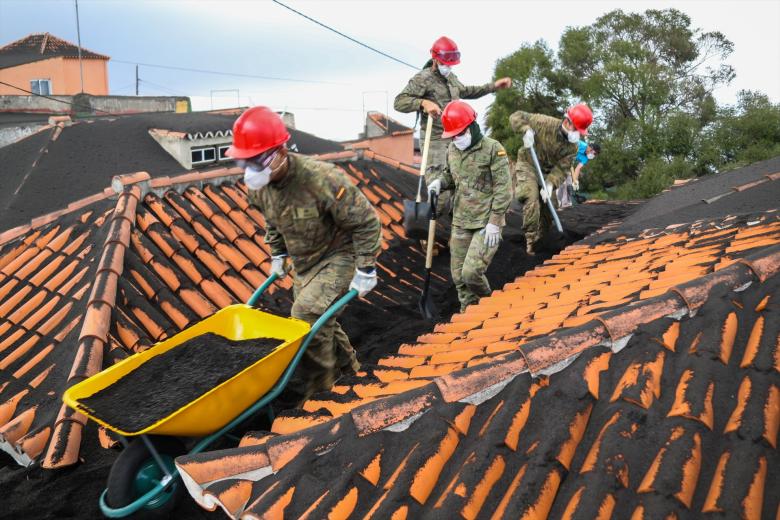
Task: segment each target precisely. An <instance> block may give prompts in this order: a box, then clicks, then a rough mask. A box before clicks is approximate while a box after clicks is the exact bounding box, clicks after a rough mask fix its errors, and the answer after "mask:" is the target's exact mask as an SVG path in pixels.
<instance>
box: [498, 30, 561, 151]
mask: <svg viewBox="0 0 780 520" xmlns="http://www.w3.org/2000/svg"><path fill="white" fill-rule="evenodd" d="M554 69H555V57H554V56H553V52H552V50H550V48H549V47H548V46H547V44H546V43H544V41H541V40H540V41H538V42H536V43H534V44H532V45H531V44H523V46H522V47H520V49H519V50H517V51H515V52H514V53H512V54H510V55H509V56H506V57H504V58H501V59H500V60H498V62H497V63H496V69H495V73H494V76H495V78H496V79H498V78H503V77H510V78H512V79H513V84H514V88H510V89H506V90H501V91H499V92H497V93H496V101H495V103H493V104H492V105H491V106H490V107H489V108H488V111H487V118H486V122H487V125H488V127H489V128H490V135H491V136H492V137H493V138H495V139H498V140H499V141H501V143H502V144H503V145H504V147H505V148H506V149H507V152H508V153H509V156H510V157H514V156H515V155H516V154H517V150H518V149H519V148H520V146H521V145H522V136H519V135H517V134H515V133H514V132H513V131H512V128H511V127H510V126H509V116H510V115H511V114H512V113H513V112H515V111H517V110H525V111H526V112H540V113H544V114H551V115H561V114H562V108H563V105H564V104H563V103H562V102H561V92H562V90H561V88H560V87H559V83H560V81H559V79H558V76H557V74H556V73H555V71H554Z"/></svg>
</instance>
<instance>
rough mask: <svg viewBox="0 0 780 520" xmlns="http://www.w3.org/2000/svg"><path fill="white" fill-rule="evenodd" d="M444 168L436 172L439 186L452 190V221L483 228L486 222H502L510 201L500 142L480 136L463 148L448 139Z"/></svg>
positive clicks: (507, 175) (505, 160)
mask: <svg viewBox="0 0 780 520" xmlns="http://www.w3.org/2000/svg"><path fill="white" fill-rule="evenodd" d="M447 165H448V166H447V168H445V169H444V171H443V172H442V174H441V175H440V176H439V178H440V180H441V182H442V189H443V190H455V194H454V196H453V214H452V225H453V226H459V227H462V228H465V229H477V228H483V227H485V225H486V224H487V223H491V224H495V225H496V226H503V225H505V224H506V218H505V216H506V212H507V210H508V209H509V204H510V203H511V202H512V176H511V175H510V172H509V161H508V158H507V156H506V150H504V147H503V146H501V143H499V142H498V141H496V140H495V139H491V138H490V137H483V138H482V139H481V140H480V141H479V142H478V143H477V144H475V145H474V146H472V147H470V148H467V149H465V150H463V151H461V150H458V148H457V147H456V146H455V145H454V144H452V143H450V146H449V148H448V149H447Z"/></svg>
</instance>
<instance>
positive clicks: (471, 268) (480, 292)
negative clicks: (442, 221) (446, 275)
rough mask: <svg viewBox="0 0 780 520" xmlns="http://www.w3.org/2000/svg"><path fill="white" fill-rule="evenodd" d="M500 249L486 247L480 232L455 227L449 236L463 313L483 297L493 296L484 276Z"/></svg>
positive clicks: (453, 279) (483, 236)
mask: <svg viewBox="0 0 780 520" xmlns="http://www.w3.org/2000/svg"><path fill="white" fill-rule="evenodd" d="M496 251H498V246H493V247H488V246H486V245H485V234H484V233H482V230H481V229H464V228H461V227H457V226H452V235H451V236H450V270H451V271H452V281H453V282H455V288H456V289H457V291H458V300H459V301H460V311H461V312H463V311H465V310H466V307H468V306H469V305H471V304H472V303H477V302H478V301H479V299H480V298H481V297H483V296H489V295H490V284H489V283H488V279H487V277H486V276H485V271H487V268H488V266H489V265H490V262H491V261H492V260H493V256H494V255H495V254H496Z"/></svg>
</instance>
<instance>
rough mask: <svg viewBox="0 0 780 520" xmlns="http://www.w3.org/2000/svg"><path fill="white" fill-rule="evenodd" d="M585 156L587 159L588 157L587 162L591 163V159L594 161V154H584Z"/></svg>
mask: <svg viewBox="0 0 780 520" xmlns="http://www.w3.org/2000/svg"><path fill="white" fill-rule="evenodd" d="M586 155H587V157H588V160H589V161H591V160H593V159H595V158H596V154H595V153H593V152H591V153H589V154H586Z"/></svg>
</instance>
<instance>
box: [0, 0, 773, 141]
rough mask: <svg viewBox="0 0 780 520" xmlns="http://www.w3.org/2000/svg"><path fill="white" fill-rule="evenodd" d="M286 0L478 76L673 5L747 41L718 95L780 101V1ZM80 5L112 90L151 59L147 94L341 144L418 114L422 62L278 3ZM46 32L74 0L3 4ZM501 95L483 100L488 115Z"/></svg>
mask: <svg viewBox="0 0 780 520" xmlns="http://www.w3.org/2000/svg"><path fill="white" fill-rule="evenodd" d="M283 1H284V2H285V3H286V4H287V5H289V6H291V7H293V8H295V9H296V10H299V11H301V12H303V13H305V14H307V15H308V16H310V17H312V18H315V19H317V20H319V21H321V22H322V23H324V24H326V25H329V26H331V27H334V28H336V29H338V30H340V31H342V32H344V33H346V34H348V35H349V36H351V37H353V38H355V39H357V40H360V41H362V42H364V43H366V44H368V45H370V46H372V47H375V48H377V49H380V50H382V51H384V52H385V53H387V54H390V55H392V56H394V57H396V58H398V59H400V60H401V61H405V62H407V63H410V64H412V65H415V66H416V67H421V66H422V65H423V64H424V63H425V61H426V60H427V59H428V57H429V54H428V50H429V49H430V46H431V43H432V42H433V41H434V40H435V39H436V38H438V37H439V36H441V35H447V36H449V37H450V38H452V39H453V40H455V41H456V42H457V43H458V46H459V48H460V50H461V54H462V58H461V60H462V61H461V64H460V65H459V66H457V67H456V68H455V73H456V74H457V75H458V77H459V78H460V80H461V81H462V82H463V83H464V84H466V85H478V84H482V83H485V82H487V81H489V80H490V79H491V77H492V72H493V68H494V66H495V62H496V60H497V59H499V58H501V57H503V56H506V55H508V54H511V53H512V52H513V51H515V50H517V49H518V48H519V47H520V46H521V45H522V44H523V43H525V42H534V41H536V40H538V39H540V38H542V39H544V40H546V41H547V43H548V44H549V45H550V46H551V47H552V48H553V49H557V45H558V40H559V38H560V35H561V33H562V32H563V31H564V30H565V28H566V27H568V26H582V25H587V24H590V23H592V22H594V21H595V20H596V18H598V17H599V16H601V15H602V14H604V13H606V12H608V11H610V10H613V9H618V8H620V9H623V10H625V11H631V12H642V11H644V10H646V9H664V8H668V7H674V8H676V9H679V10H681V11H683V12H685V13H686V14H688V15H689V16H690V17H691V20H692V26H693V27H697V28H701V29H702V30H704V31H720V32H722V33H724V34H725V36H726V37H727V38H728V39H730V40H731V41H732V42H733V43H734V52H733V53H732V55H731V56H730V57H729V59H728V60H727V63H729V64H731V65H732V66H733V67H734V68H735V69H736V79H735V80H734V81H733V82H732V83H731V84H730V85H728V86H725V87H721V88H720V89H718V90H717V91H716V92H715V96H716V98H717V100H718V101H719V102H720V103H733V102H734V101H735V100H736V94H737V92H738V91H739V90H741V89H750V90H758V91H761V92H764V93H765V94H768V95H769V97H770V99H772V100H773V101H775V102H780V31H778V30H777V27H778V25H780V0H764V1H749V0H745V1H731V2H727V1H716V0H695V1H691V0H689V1H684V0H678V1H675V2H668V1H666V2H664V1H640V0H634V1H627V0H622V1H586V0H579V1H564V0H546V1H504V2H495V1H479V2H476V1H474V2H466V1H454V0H450V1H443V0H440V1H423V0H416V1H412V0H406V1H403V0H396V1H379V0H376V1H374V0H364V1H359V0H353V1H326V0H319V1H312V0H309V1H306V0H283ZM78 6H79V20H80V27H81V43H82V45H83V46H84V47H85V48H88V49H90V50H92V51H95V52H99V53H102V54H107V55H109V56H110V57H111V58H112V60H111V61H110V62H109V83H110V93H111V94H118V95H133V94H134V93H135V63H140V64H141V65H140V67H139V76H140V78H141V83H140V94H141V95H187V96H190V97H191V98H192V104H193V109H194V110H208V109H210V108H226V107H234V106H238V105H241V106H248V105H267V106H270V107H272V108H273V109H275V110H286V111H289V112H292V113H294V114H295V119H296V126H297V127H298V128H299V129H301V130H304V131H307V132H311V133H314V134H317V135H319V136H321V137H325V138H330V139H337V140H344V139H352V138H355V137H357V134H358V133H359V132H360V131H361V130H362V127H363V121H364V113H365V111H366V110H378V111H381V112H386V111H388V112H389V114H390V116H391V117H394V118H396V119H397V120H399V121H400V122H401V123H404V124H407V125H408V126H412V125H413V124H414V122H415V117H414V115H413V114H401V113H398V112H395V111H394V110H393V98H394V97H395V95H396V94H397V93H398V92H400V91H401V89H403V87H404V86H405V85H406V83H407V81H408V80H409V78H411V77H412V76H413V75H414V74H415V70H414V69H413V68H411V67H409V66H407V65H403V64H401V63H397V62H396V61H393V60H390V59H388V58H386V57H384V56H381V55H379V54H376V53H374V52H372V51H370V50H368V49H365V48H363V47H361V46H359V45H357V44H355V43H353V42H351V41H349V40H347V39H345V38H343V37H341V36H338V35H336V34H334V33H332V32H330V31H327V30H326V29H323V28H322V27H320V26H318V25H316V24H314V23H312V22H311V21H309V20H307V19H305V18H302V17H301V16H299V15H297V14H295V13H293V12H291V11H289V10H287V9H285V8H283V7H281V6H279V5H277V4H274V3H272V2H270V1H268V0H257V1H250V0H244V1H233V0H219V1H206V0H186V1H183V0H80V1H79V3H78ZM35 32H50V33H52V34H54V35H56V36H58V37H61V38H64V39H67V40H70V41H72V42H76V38H77V32H76V15H75V7H74V1H73V0H0V45H3V44H5V43H9V42H11V41H14V40H16V39H19V38H22V37H24V36H26V35H28V34H30V33H35ZM123 62H130V63H123ZM151 65H165V66H174V67H181V68H188V69H200V70H208V71H215V72H222V73H234V74H241V75H245V76H260V77H238V76H229V75H224V74H207V73H202V72H187V71H181V70H169V69H163V68H157V67H153V66H151ZM261 77H262V78H261ZM268 78H284V79H285V80H281V79H268ZM290 80H293V81H290ZM492 100H493V96H492V95H490V96H485V97H484V98H481V99H479V100H475V101H473V102H471V104H472V105H473V106H474V108H475V109H476V110H477V113H478V114H479V117H480V121H481V120H482V117H483V116H484V114H485V111H486V109H487V107H488V106H489V104H490V103H491V102H492Z"/></svg>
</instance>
